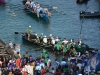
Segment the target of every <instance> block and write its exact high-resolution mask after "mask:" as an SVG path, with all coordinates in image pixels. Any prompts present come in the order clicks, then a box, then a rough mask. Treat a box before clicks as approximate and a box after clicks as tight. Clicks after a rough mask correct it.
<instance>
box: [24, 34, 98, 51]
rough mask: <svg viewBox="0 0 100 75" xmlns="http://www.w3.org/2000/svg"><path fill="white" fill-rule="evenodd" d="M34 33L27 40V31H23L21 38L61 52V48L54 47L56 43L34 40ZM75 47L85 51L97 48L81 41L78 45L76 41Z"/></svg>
mask: <svg viewBox="0 0 100 75" xmlns="http://www.w3.org/2000/svg"><path fill="white" fill-rule="evenodd" d="M36 37H37V36H36V35H35V34H31V37H30V38H31V39H30V40H28V35H27V33H23V34H22V39H23V40H25V41H27V42H29V43H32V44H34V45H36V46H39V47H43V48H45V49H48V50H51V51H53V52H54V51H55V52H61V51H62V49H59V50H58V49H57V47H56V45H57V44H55V45H53V44H43V43H41V42H36V40H34V39H36ZM75 49H76V50H77V52H84V51H85V50H86V51H90V50H97V49H95V48H89V46H88V45H87V44H84V43H82V44H81V45H78V44H77V43H76V45H75Z"/></svg>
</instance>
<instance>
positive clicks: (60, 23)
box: [0, 0, 100, 59]
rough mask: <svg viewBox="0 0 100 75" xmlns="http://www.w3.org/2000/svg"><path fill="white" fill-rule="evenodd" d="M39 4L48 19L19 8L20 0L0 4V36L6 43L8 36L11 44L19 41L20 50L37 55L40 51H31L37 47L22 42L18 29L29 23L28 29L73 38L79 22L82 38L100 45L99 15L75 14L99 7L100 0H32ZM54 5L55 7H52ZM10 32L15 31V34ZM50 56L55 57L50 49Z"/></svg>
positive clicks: (20, 5)
mask: <svg viewBox="0 0 100 75" xmlns="http://www.w3.org/2000/svg"><path fill="white" fill-rule="evenodd" d="M36 1H37V2H39V3H40V4H42V5H43V6H46V7H48V9H49V10H50V12H51V13H52V17H51V18H50V19H49V21H47V22H44V21H42V20H40V19H38V18H36V17H34V16H32V15H30V14H29V12H25V11H24V10H23V8H24V7H23V4H22V0H8V1H7V3H6V4H5V5H3V4H0V38H1V39H2V40H3V41H4V42H6V43H8V40H10V39H11V40H12V41H13V43H15V44H20V45H21V54H24V53H25V52H26V51H28V52H29V54H31V55H33V56H34V57H39V56H40V53H41V51H35V50H36V49H37V47H35V46H34V45H32V44H29V43H26V42H24V41H23V40H22V39H21V33H22V32H25V30H26V28H27V27H28V26H29V25H31V26H32V30H33V31H34V32H36V33H37V34H38V35H40V34H41V33H44V35H46V36H49V34H52V35H53V36H54V37H56V36H58V37H60V38H62V39H63V38H64V37H66V38H67V40H70V39H71V38H72V39H74V40H75V41H77V40H78V38H79V37H80V29H81V25H82V38H81V39H82V42H84V43H86V44H88V45H89V46H90V47H94V48H98V49H100V42H99V41H100V18H92V19H91V18H90V19H85V18H84V19H83V23H82V20H81V19H80V18H79V11H81V10H86V11H99V10H100V3H99V2H98V0H90V1H89V2H88V3H87V4H80V5H79V4H76V0H36ZM52 7H57V10H58V11H59V12H57V11H55V10H52ZM14 32H19V34H17V35H15V34H14ZM49 54H50V56H51V59H55V57H54V55H53V53H52V52H49Z"/></svg>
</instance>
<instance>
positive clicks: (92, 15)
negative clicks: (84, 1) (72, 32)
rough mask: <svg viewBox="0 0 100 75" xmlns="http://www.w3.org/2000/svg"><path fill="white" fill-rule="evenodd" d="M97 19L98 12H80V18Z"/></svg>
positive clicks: (99, 14) (99, 13) (99, 15)
mask: <svg viewBox="0 0 100 75" xmlns="http://www.w3.org/2000/svg"><path fill="white" fill-rule="evenodd" d="M83 17H84V18H99V17H100V12H84V11H80V18H83Z"/></svg>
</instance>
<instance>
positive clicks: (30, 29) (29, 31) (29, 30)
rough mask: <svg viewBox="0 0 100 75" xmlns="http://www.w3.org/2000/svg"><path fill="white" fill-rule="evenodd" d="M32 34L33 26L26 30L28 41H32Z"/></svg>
mask: <svg viewBox="0 0 100 75" xmlns="http://www.w3.org/2000/svg"><path fill="white" fill-rule="evenodd" d="M31 32H32V28H31V26H29V27H28V28H27V29H26V33H27V34H28V40H30V34H31Z"/></svg>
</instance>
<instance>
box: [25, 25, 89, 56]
mask: <svg viewBox="0 0 100 75" xmlns="http://www.w3.org/2000/svg"><path fill="white" fill-rule="evenodd" d="M26 33H27V34H28V40H30V41H34V42H35V43H37V44H40V45H41V46H42V45H43V46H44V47H45V46H50V47H53V48H52V49H53V50H54V53H58V54H59V53H63V55H65V54H66V52H68V53H69V54H77V52H81V53H82V52H84V51H85V50H86V49H87V48H88V46H86V45H84V46H85V47H86V49H85V47H84V49H83V46H82V41H81V40H78V42H77V43H75V42H74V40H72V39H71V41H67V39H66V38H64V39H63V41H61V40H60V39H59V38H58V37H56V39H54V38H53V36H52V34H50V36H49V37H48V38H47V37H46V35H43V33H42V34H41V35H40V36H38V35H37V34H35V35H34V36H33V35H31V26H29V27H28V29H27V30H26Z"/></svg>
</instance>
